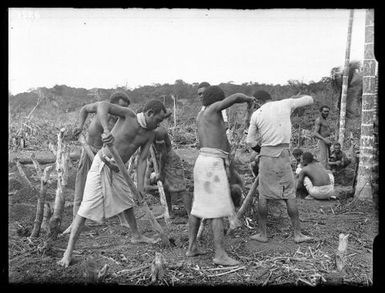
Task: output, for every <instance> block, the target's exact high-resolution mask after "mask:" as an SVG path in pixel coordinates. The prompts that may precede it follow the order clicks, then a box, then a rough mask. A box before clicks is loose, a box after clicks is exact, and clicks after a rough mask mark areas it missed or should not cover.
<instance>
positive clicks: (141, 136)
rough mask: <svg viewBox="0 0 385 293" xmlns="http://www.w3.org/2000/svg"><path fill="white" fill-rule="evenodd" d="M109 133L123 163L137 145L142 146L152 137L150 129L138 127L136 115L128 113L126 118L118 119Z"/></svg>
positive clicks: (107, 152) (152, 133)
mask: <svg viewBox="0 0 385 293" xmlns="http://www.w3.org/2000/svg"><path fill="white" fill-rule="evenodd" d="M111 134H112V135H113V137H114V147H115V148H116V150H117V151H118V153H119V155H120V157H121V158H122V161H123V162H124V163H126V162H127V161H128V160H129V159H130V158H131V156H132V155H133V154H134V153H135V151H136V150H137V149H138V148H139V147H142V146H144V145H145V144H146V143H147V142H148V141H149V140H150V139H151V140H152V139H153V137H154V132H153V131H152V130H147V129H144V128H142V127H140V126H139V123H138V121H137V120H136V117H135V116H129V115H127V116H126V118H119V119H118V121H117V122H116V124H115V126H114V127H113V128H112V130H111ZM106 154H109V151H108V150H106Z"/></svg>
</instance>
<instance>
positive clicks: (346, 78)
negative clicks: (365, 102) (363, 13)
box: [338, 9, 354, 148]
mask: <svg viewBox="0 0 385 293" xmlns="http://www.w3.org/2000/svg"><path fill="white" fill-rule="evenodd" d="M353 15H354V9H352V10H350V16H349V27H348V37H347V40H346V52H345V66H344V72H343V79H342V93H341V109H340V127H339V132H338V142H339V143H340V144H341V148H343V146H344V140H345V120H346V118H345V116H346V97H347V95H348V82H349V61H350V44H351V40H352V27H353Z"/></svg>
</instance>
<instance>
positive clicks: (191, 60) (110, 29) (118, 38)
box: [9, 8, 365, 94]
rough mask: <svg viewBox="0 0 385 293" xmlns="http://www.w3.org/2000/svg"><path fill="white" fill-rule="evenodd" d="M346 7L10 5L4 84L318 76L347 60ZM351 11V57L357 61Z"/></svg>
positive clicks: (359, 16) (108, 84) (361, 15)
mask: <svg viewBox="0 0 385 293" xmlns="http://www.w3.org/2000/svg"><path fill="white" fill-rule="evenodd" d="M348 21H349V10H348V9H327V10H326V9H318V10H315V9H260V10H259V9H258V10H236V9H234V10H233V9H226V10H223V9H214V10H204V9H71V8H10V9H9V88H10V92H11V93H12V94H17V93H20V92H23V91H27V90H29V89H31V88H36V87H53V86H54V85H56V84H59V85H62V84H65V85H67V86H71V87H83V88H86V89H90V88H94V87H99V88H115V87H117V86H128V87H129V88H135V87H137V86H139V85H151V84H153V83H160V84H163V83H170V84H173V83H174V82H175V80H177V79H182V80H184V81H185V82H188V83H193V82H201V81H208V82H210V83H211V84H218V83H221V82H228V81H233V82H234V83H243V82H249V81H252V82H258V83H267V84H286V83H287V81H288V80H290V79H295V80H300V81H303V82H306V83H307V82H309V81H319V80H320V79H321V78H322V77H324V76H329V75H330V70H331V68H333V67H335V66H340V65H343V64H344V61H345V50H346V38H347V30H348ZM364 29H365V10H364V9H356V10H355V14H354V22H353V35H352V44H351V55H350V58H351V60H360V61H361V60H362V59H363V54H364V52H363V49H364V37H365V35H364Z"/></svg>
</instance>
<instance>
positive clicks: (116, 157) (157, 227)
mask: <svg viewBox="0 0 385 293" xmlns="http://www.w3.org/2000/svg"><path fill="white" fill-rule="evenodd" d="M106 146H107V148H108V149H109V151H110V152H111V155H112V157H113V158H114V160H115V162H116V163H117V164H118V167H119V171H120V172H122V174H123V177H124V179H126V182H127V184H128V187H129V188H130V189H131V191H132V193H133V195H134V197H135V199H139V200H140V201H141V205H142V207H143V209H144V212H145V213H146V215H147V217H148V219H149V220H150V223H151V226H152V228H153V229H154V230H155V231H156V232H158V234H159V236H160V238H161V240H162V243H163V245H164V246H170V241H169V239H168V237H167V236H166V235H165V233H164V231H163V229H162V226H161V225H159V223H158V222H157V220H156V219H155V217H154V215H153V214H152V213H151V210H150V208H149V207H148V204H147V202H146V200H145V199H144V198H142V196H141V195H140V193H139V191H138V190H137V189H136V186H135V184H134V183H133V182H132V180H131V178H130V176H129V175H128V172H127V169H126V168H125V166H124V163H123V161H122V158H121V157H120V155H119V153H118V152H117V150H116V149H115V147H114V146H113V145H112V144H111V145H108V144H107V145H106Z"/></svg>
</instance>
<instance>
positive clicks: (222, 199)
mask: <svg viewBox="0 0 385 293" xmlns="http://www.w3.org/2000/svg"><path fill="white" fill-rule="evenodd" d="M225 160H228V153H226V152H224V151H221V150H219V149H214V148H201V150H200V153H199V156H198V158H197V160H196V161H195V165H194V198H193V204H192V209H191V214H192V215H193V216H196V217H198V218H221V217H227V216H232V215H234V204H233V202H232V200H231V196H230V185H229V182H228V178H227V174H226V169H225V163H224V161H225Z"/></svg>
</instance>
